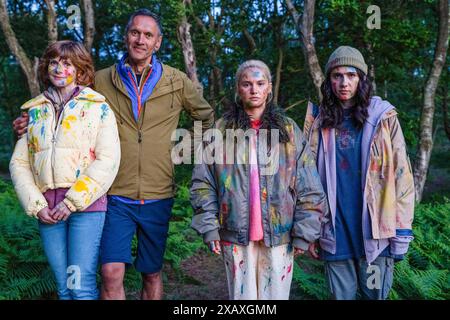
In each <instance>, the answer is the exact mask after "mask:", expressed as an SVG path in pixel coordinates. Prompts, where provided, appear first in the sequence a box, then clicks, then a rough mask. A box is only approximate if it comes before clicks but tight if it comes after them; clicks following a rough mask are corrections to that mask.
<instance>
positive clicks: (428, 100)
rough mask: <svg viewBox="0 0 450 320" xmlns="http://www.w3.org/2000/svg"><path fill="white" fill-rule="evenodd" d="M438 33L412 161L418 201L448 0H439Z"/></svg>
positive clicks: (444, 45) (444, 51)
mask: <svg viewBox="0 0 450 320" xmlns="http://www.w3.org/2000/svg"><path fill="white" fill-rule="evenodd" d="M438 11H439V34H438V40H437V44H436V49H435V54H434V61H433V66H432V68H431V72H430V75H429V77H428V80H427V82H426V84H425V89H424V104H423V108H422V116H421V119H420V139H419V147H418V150H417V155H416V161H415V163H414V183H415V187H416V201H417V202H420V201H421V200H422V196H423V189H424V186H425V181H426V177H427V173H428V167H429V164H430V157H431V151H432V149H433V118H434V110H435V104H434V98H435V95H436V88H437V86H438V83H439V78H440V76H441V72H442V68H443V66H444V64H445V59H446V56H447V49H448V35H449V30H448V27H449V18H450V17H449V5H448V0H439V9H438Z"/></svg>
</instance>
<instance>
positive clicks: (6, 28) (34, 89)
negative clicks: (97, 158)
mask: <svg viewBox="0 0 450 320" xmlns="http://www.w3.org/2000/svg"><path fill="white" fill-rule="evenodd" d="M0 24H1V27H2V30H3V33H4V34H5V40H6V43H7V44H8V47H9V50H11V53H12V54H13V55H14V57H15V58H16V60H17V61H18V62H19V64H20V67H21V68H22V71H23V73H24V74H25V77H26V78H27V83H28V88H29V90H30V93H31V96H32V97H35V96H37V95H38V94H39V93H40V88H39V81H38V77H37V66H38V62H39V59H38V58H36V57H35V58H34V64H33V63H32V62H31V60H30V59H29V58H28V57H27V55H26V53H25V51H24V50H23V48H22V46H21V45H20V44H19V42H18V41H17V38H16V35H15V33H14V31H13V29H12V27H11V23H10V22H9V16H8V10H7V6H6V0H0Z"/></svg>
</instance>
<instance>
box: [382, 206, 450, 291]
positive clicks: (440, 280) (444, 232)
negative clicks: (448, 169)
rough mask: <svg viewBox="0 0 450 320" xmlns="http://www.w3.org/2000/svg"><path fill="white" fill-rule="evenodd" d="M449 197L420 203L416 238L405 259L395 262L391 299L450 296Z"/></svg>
mask: <svg viewBox="0 0 450 320" xmlns="http://www.w3.org/2000/svg"><path fill="white" fill-rule="evenodd" d="M449 212H450V199H448V198H444V201H443V202H442V203H428V204H423V205H419V206H418V207H417V209H416V211H415V218H414V224H413V231H414V237H415V239H414V241H412V242H411V245H410V250H409V252H408V255H407V257H406V259H405V260H404V261H401V262H400V263H398V264H396V267H395V274H394V285H393V289H392V291H391V298H396V299H443V300H448V299H449V298H450V273H449V270H448V268H449V266H450V237H449V235H450V216H449V214H448V213H449Z"/></svg>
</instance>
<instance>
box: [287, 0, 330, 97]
mask: <svg viewBox="0 0 450 320" xmlns="http://www.w3.org/2000/svg"><path fill="white" fill-rule="evenodd" d="M285 2H286V5H287V7H288V10H289V12H290V13H291V15H292V18H293V19H294V22H295V26H296V28H297V31H298V32H299V33H300V36H301V38H302V42H303V53H304V55H305V60H306V64H307V65H308V68H309V72H310V75H311V78H312V80H313V83H314V86H315V87H316V91H317V96H318V97H319V100H322V93H321V92H320V86H321V85H322V82H323V81H324V80H325V76H324V74H323V72H322V69H321V68H320V64H319V59H318V58H317V54H316V48H315V47H314V40H313V39H314V37H313V26H314V8H315V3H316V1H315V0H305V3H304V11H303V15H302V17H301V20H300V16H299V14H298V12H297V10H296V9H295V7H294V5H293V4H292V1H291V0H285Z"/></svg>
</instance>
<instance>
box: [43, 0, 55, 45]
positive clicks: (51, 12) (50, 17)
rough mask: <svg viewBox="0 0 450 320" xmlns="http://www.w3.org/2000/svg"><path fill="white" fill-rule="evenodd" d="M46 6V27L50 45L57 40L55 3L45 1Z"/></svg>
mask: <svg viewBox="0 0 450 320" xmlns="http://www.w3.org/2000/svg"><path fill="white" fill-rule="evenodd" d="M45 4H46V5H47V27H48V43H49V44H51V43H53V42H56V41H57V40H58V24H57V21H56V11H55V1H54V0H45Z"/></svg>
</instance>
